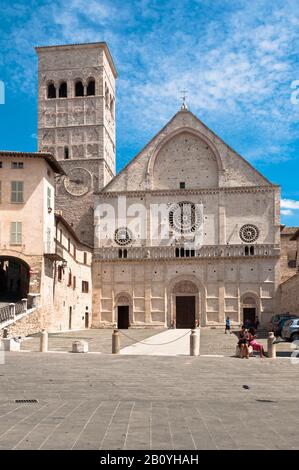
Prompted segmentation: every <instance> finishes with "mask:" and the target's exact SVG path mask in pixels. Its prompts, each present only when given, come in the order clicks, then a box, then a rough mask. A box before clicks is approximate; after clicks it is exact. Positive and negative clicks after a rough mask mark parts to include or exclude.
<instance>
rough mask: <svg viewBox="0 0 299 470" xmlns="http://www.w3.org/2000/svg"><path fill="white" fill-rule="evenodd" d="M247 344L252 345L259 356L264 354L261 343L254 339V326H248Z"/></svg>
mask: <svg viewBox="0 0 299 470" xmlns="http://www.w3.org/2000/svg"><path fill="white" fill-rule="evenodd" d="M248 344H249V345H250V346H252V349H253V350H254V351H259V353H260V357H263V356H266V354H265V351H264V346H263V345H262V344H261V343H258V342H257V340H256V334H255V329H254V328H249V330H248Z"/></svg>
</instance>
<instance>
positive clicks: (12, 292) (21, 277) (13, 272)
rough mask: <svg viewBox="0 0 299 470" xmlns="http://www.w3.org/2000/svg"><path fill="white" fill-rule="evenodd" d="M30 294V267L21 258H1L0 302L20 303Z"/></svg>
mask: <svg viewBox="0 0 299 470" xmlns="http://www.w3.org/2000/svg"><path fill="white" fill-rule="evenodd" d="M28 292H29V266H28V265H27V264H26V263H24V261H22V260H21V259H19V258H13V257H7V258H6V257H5V256H0V302H18V301H19V300H21V299H24V298H26V297H27V294H28Z"/></svg>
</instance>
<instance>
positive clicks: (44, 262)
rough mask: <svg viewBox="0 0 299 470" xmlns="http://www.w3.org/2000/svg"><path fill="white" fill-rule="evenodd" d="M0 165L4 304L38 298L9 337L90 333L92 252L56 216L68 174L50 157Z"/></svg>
mask: <svg viewBox="0 0 299 470" xmlns="http://www.w3.org/2000/svg"><path fill="white" fill-rule="evenodd" d="M0 163H1V165H0V167H1V168H0V186H1V200H0V221H1V222H0V275H1V282H0V302H4V303H8V302H14V303H16V302H18V301H20V299H21V298H23V297H24V298H25V297H28V298H33V297H37V298H38V309H37V310H36V311H34V312H33V313H28V318H27V316H25V317H23V318H22V319H21V320H18V321H16V322H15V324H13V325H10V326H9V331H11V332H13V333H14V334H20V335H21V334H23V332H24V331H29V332H30V333H34V332H36V331H39V329H40V328H46V329H47V330H48V331H57V330H67V329H79V328H85V327H86V328H88V327H89V326H90V324H91V315H92V310H91V295H92V286H91V261H92V247H91V246H90V245H87V244H84V243H82V242H81V241H80V239H79V237H78V236H77V234H76V233H75V232H74V230H73V228H72V227H71V226H70V225H69V224H68V223H67V222H66V221H65V220H64V218H63V217H62V215H61V214H55V194H54V193H55V191H54V188H55V175H60V176H61V175H63V174H64V171H63V169H62V167H61V166H60V164H59V163H58V162H57V161H56V160H55V159H54V158H53V156H52V155H51V154H48V153H24V152H22V153H17V152H1V153H0ZM15 182H18V183H21V186H20V185H18V187H17V188H16V187H15V184H14V183H15ZM16 193H17V194H16ZM15 223H17V224H18V228H17V232H18V233H17V234H16V233H15V232H16V229H15V225H12V224H15ZM12 226H13V230H12ZM16 235H17V236H16ZM3 283H4V284H5V285H4V289H2V287H3V285H2V284H3ZM0 326H1V325H0Z"/></svg>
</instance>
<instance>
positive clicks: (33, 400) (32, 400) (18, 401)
mask: <svg viewBox="0 0 299 470" xmlns="http://www.w3.org/2000/svg"><path fill="white" fill-rule="evenodd" d="M15 403H38V400H36V399H35V398H33V399H30V400H15Z"/></svg>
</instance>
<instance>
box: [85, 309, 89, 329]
mask: <svg viewBox="0 0 299 470" xmlns="http://www.w3.org/2000/svg"><path fill="white" fill-rule="evenodd" d="M85 328H89V313H88V312H85Z"/></svg>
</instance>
